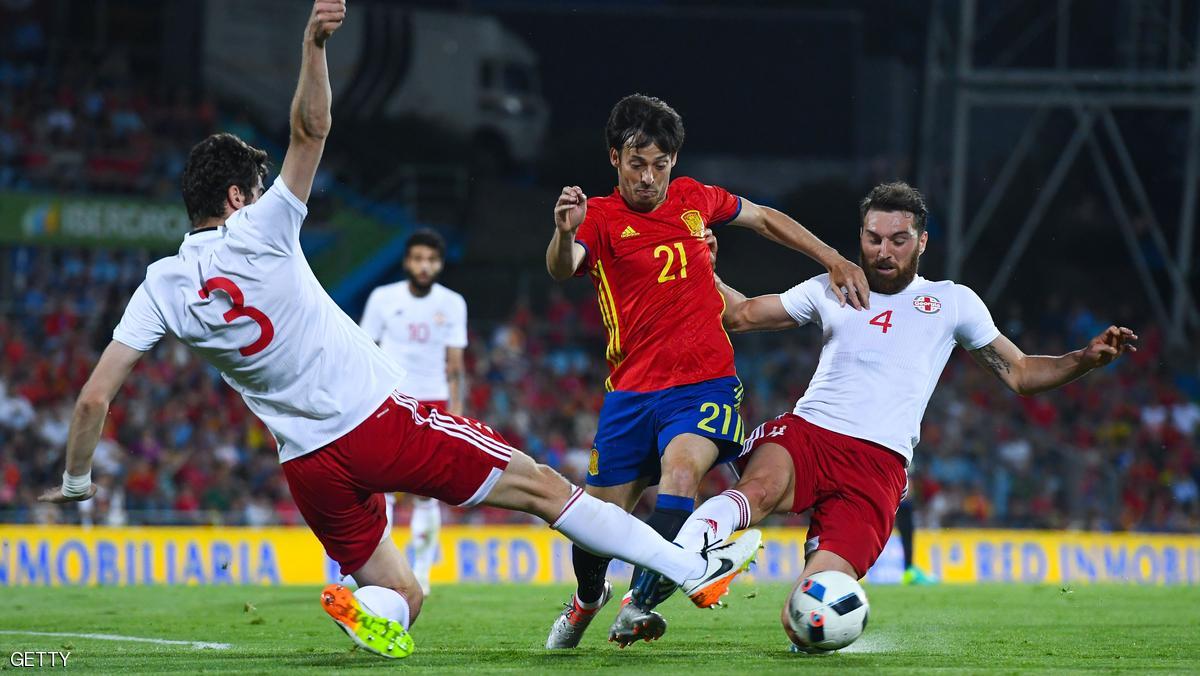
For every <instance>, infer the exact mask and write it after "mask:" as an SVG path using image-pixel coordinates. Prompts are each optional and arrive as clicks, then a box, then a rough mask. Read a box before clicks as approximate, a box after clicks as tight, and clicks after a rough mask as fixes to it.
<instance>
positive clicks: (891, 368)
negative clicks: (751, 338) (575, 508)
mask: <svg viewBox="0 0 1200 676" xmlns="http://www.w3.org/2000/svg"><path fill="white" fill-rule="evenodd" d="M780 299H781V300H782V301H783V307H784V308H785V309H786V310H787V312H788V314H790V315H791V316H792V318H793V319H795V320H796V322H797V323H798V324H801V325H803V324H807V323H809V322H813V323H815V324H817V325H819V326H820V327H821V331H822V333H823V335H824V345H823V347H822V348H821V359H820V361H819V362H818V364H817V371H816V373H815V374H813V377H812V381H811V382H810V383H809V385H808V389H807V390H806V391H805V392H804V396H802V397H800V400H799V401H797V402H796V408H795V410H794V413H795V414H796V415H798V416H800V417H801V418H804V419H805V420H807V421H809V422H811V423H812V424H814V425H819V426H820V427H824V428H825V429H828V430H832V431H834V432H838V433H841V434H845V435H848V436H852V437H857V438H859V439H866V440H867V441H873V442H875V443H877V444H880V445H882V446H886V447H887V448H890V449H892V450H893V451H896V452H897V453H899V454H901V455H903V456H904V458H905V459H906V460H907V461H908V462H912V456H913V447H914V446H916V445H917V442H918V441H920V439H921V418H922V417H924V415H925V407H926V405H928V404H929V397H930V395H932V394H933V388H934V386H936V385H937V381H938V378H939V377H940V376H941V373H942V369H943V368H945V366H946V360H947V359H949V358H950V352H951V351H953V350H954V346H955V345H956V344H958V345H962V346H963V347H964V348H966V349H968V350H977V349H979V348H981V347H984V346H986V345H988V344H989V343H991V342H992V341H993V340H995V339H996V338H997V337H998V336H999V335H1000V330H999V329H997V328H996V324H995V323H994V322H993V321H992V316H991V313H989V312H988V309H987V306H986V305H984V304H983V301H982V300H980V298H979V296H977V295H975V292H974V291H972V290H971V289H969V288H967V287H965V286H963V285H961V284H955V283H954V282H950V281H942V282H931V281H929V280H927V279H925V278H923V277H920V276H917V277H916V278H914V279H913V281H912V283H911V284H909V285H908V287H906V288H905V289H904V290H903V291H901V292H900V293H897V294H892V295H886V294H881V293H875V292H871V309H870V310H855V309H854V308H853V307H851V306H850V305H849V304H847V305H846V306H845V307H840V306H839V305H838V300H837V297H836V296H834V295H833V291H832V290H830V284H829V275H827V274H825V275H819V276H817V277H813V278H812V279H810V280H808V281H806V282H804V283H802V284H799V285H797V286H794V287H792V288H791V289H789V290H788V291H786V292H784V293H783V294H781V295H780Z"/></svg>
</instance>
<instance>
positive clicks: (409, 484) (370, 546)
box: [283, 392, 514, 575]
mask: <svg viewBox="0 0 1200 676" xmlns="http://www.w3.org/2000/svg"><path fill="white" fill-rule="evenodd" d="M513 450H514V449H513V448H512V447H511V446H509V445H508V442H507V441H505V440H504V437H502V436H500V435H499V434H498V433H496V432H495V431H494V430H492V428H490V427H488V426H487V425H484V424H482V423H479V422H477V421H475V420H471V419H469V418H463V417H460V416H456V415H450V414H449V413H444V412H442V411H439V410H434V409H430V408H427V407H426V406H423V405H422V404H420V403H418V402H417V401H416V400H415V399H413V398H411V397H407V396H405V395H403V394H400V393H398V392H397V393H393V394H392V395H391V396H390V397H389V398H388V399H387V400H386V401H384V402H383V403H382V404H380V406H379V408H378V409H376V410H375V412H374V413H372V414H371V415H370V416H369V417H368V418H367V419H366V420H364V421H363V422H362V423H360V424H359V426H358V427H355V428H354V429H353V430H350V431H349V432H347V433H346V434H345V435H343V436H342V437H341V438H339V439H338V440H336V441H334V442H333V443H331V444H328V445H327V446H323V447H321V448H319V449H317V450H315V451H313V452H312V453H307V454H305V455H302V456H300V457H298V458H293V459H291V460H288V461H287V462H285V463H283V473H284V476H286V477H287V482H288V486H289V487H290V488H291V490H292V498H293V499H295V501H296V506H297V507H299V508H300V513H301V514H302V515H303V516H304V520H305V521H306V522H308V526H309V528H312V530H313V533H315V534H316V536H317V539H319V540H320V541H321V544H322V545H324V546H325V551H326V552H327V553H328V554H329V557H330V558H331V559H333V560H334V561H337V562H338V563H339V564H340V565H341V568H342V574H343V575H349V574H352V573H353V572H354V571H356V570H358V569H359V568H361V567H362V566H363V564H365V563H366V562H367V559H369V558H371V554H372V553H374V552H375V548H376V547H378V546H379V543H380V541H381V540H382V539H383V538H384V537H385V536H386V535H387V525H388V524H387V516H386V514H385V509H384V498H383V494H384V493H392V492H396V491H403V492H406V493H416V494H417V495H424V496H428V497H431V498H437V499H438V500H441V501H443V502H447V503H450V504H452V505H459V506H462V507H470V506H472V505H476V504H479V503H480V502H481V501H483V500H484V499H485V498H486V497H487V495H488V493H489V492H490V491H491V490H492V487H493V486H495V485H496V482H497V481H498V480H499V479H500V474H501V473H503V472H504V468H505V467H508V461H509V459H510V458H512V454H513Z"/></svg>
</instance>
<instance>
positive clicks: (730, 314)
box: [713, 273, 796, 333]
mask: <svg viewBox="0 0 1200 676" xmlns="http://www.w3.org/2000/svg"><path fill="white" fill-rule="evenodd" d="M713 278H714V279H715V280H716V282H717V291H720V292H721V296H722V297H723V298H724V299H725V312H724V314H722V315H721V321H722V322H723V323H724V324H725V329H726V330H727V331H732V332H733V333H746V332H748V331H780V330H783V329H790V328H792V327H793V326H796V320H795V319H792V316H791V315H789V314H788V312H787V310H786V309H784V307H783V301H782V300H780V298H779V294H771V295H767V296H757V297H755V298H746V296H745V295H743V294H742V292H741V291H738V290H737V289H735V288H733V287H732V286H729V285H728V284H726V283H725V282H723V281H721V278H720V277H717V276H716V274H715V273H714V274H713Z"/></svg>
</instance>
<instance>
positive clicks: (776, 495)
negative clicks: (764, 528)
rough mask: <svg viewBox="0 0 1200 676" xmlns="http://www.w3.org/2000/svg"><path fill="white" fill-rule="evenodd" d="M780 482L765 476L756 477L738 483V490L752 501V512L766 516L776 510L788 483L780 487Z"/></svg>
mask: <svg viewBox="0 0 1200 676" xmlns="http://www.w3.org/2000/svg"><path fill="white" fill-rule="evenodd" d="M779 484H780V482H779V481H776V480H773V479H770V478H764V477H756V478H754V479H751V480H748V481H742V482H741V483H739V484H738V486H737V490H738V491H739V492H740V493H741V494H742V495H744V496H746V500H748V501H749V502H750V512H751V513H752V514H755V515H761V516H765V515H767V514H771V513H772V512H774V511H775V507H776V506H778V504H779V500H780V497H781V495H782V493H783V491H784V490H786V485H785V486H783V487H780V485H779Z"/></svg>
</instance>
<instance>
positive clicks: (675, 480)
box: [658, 457, 704, 495]
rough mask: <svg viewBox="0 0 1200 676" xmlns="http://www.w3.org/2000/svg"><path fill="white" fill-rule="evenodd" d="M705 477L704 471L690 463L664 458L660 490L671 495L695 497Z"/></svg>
mask: <svg viewBox="0 0 1200 676" xmlns="http://www.w3.org/2000/svg"><path fill="white" fill-rule="evenodd" d="M703 476H704V470H701V469H698V468H696V467H694V466H693V465H692V463H690V462H687V461H681V460H678V459H676V460H668V459H667V458H666V457H664V458H663V464H662V478H661V479H659V484H658V490H659V492H660V493H669V494H671V495H695V494H696V489H697V487H698V486H699V485H700V479H701V478H702V477H703Z"/></svg>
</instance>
